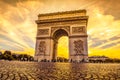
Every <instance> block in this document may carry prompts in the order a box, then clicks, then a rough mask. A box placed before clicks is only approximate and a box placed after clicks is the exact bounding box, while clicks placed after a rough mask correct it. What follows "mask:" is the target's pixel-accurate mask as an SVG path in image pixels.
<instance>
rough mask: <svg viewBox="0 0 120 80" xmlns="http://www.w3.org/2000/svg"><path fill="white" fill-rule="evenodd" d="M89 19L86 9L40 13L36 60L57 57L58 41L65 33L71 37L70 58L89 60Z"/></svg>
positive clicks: (37, 21) (73, 59)
mask: <svg viewBox="0 0 120 80" xmlns="http://www.w3.org/2000/svg"><path fill="white" fill-rule="evenodd" d="M87 21H88V16H86V10H76V11H66V12H57V13H46V14H39V15H38V20H36V23H37V37H36V49H35V51H36V52H35V60H38V61H41V60H44V59H46V60H50V61H51V60H52V59H55V58H56V50H57V49H56V48H57V41H58V39H59V37H61V36H63V35H65V36H68V37H69V60H70V61H71V60H72V61H78V62H79V61H82V60H83V59H84V60H87V57H88V48H87Z"/></svg>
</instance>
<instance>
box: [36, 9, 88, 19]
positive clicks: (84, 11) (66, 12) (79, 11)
mask: <svg viewBox="0 0 120 80" xmlns="http://www.w3.org/2000/svg"><path fill="white" fill-rule="evenodd" d="M72 13H73V14H74V13H85V14H86V9H81V10H80V9H79V10H71V11H61V12H52V13H43V14H39V15H38V17H40V16H50V15H57V14H72Z"/></svg>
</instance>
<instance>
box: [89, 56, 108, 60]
mask: <svg viewBox="0 0 120 80" xmlns="http://www.w3.org/2000/svg"><path fill="white" fill-rule="evenodd" d="M88 59H89V61H105V60H106V59H109V58H108V57H106V56H91V57H88Z"/></svg>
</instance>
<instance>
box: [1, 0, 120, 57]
mask: <svg viewBox="0 0 120 80" xmlns="http://www.w3.org/2000/svg"><path fill="white" fill-rule="evenodd" d="M119 2H120V1H119V0H116V1H114V0H110V1H107V0H102V1H98V0H59V1H57V0H35V1H15V2H13V1H10V0H5V1H4V0H3V1H2V0H1V1H0V5H1V7H0V50H12V51H18V52H25V53H28V54H31V55H34V50H35V37H36V31H37V25H36V24H35V20H37V15H38V14H39V13H50V12H58V11H68V10H77V9H86V10H87V15H88V16H89V21H88V27H87V31H88V36H89V37H88V47H89V52H90V53H89V54H90V56H91V55H101V54H104V55H106V56H110V57H113V58H116V57H117V56H119V53H120V51H119V48H120V37H119V35H120V27H119V26H120V16H119V13H120V12H119V11H120V10H119V9H120V5H119ZM106 4H107V5H106ZM104 5H106V7H104ZM115 5H116V6H115ZM66 41H67V40H66ZM65 43H66V42H65ZM62 44H64V43H61V44H60V45H61V46H60V47H61V48H62V49H67V48H68V47H67V46H62ZM63 53H64V52H63ZM65 53H66V52H65ZM113 53H114V55H113ZM61 55H62V54H61ZM117 58H118V57H117Z"/></svg>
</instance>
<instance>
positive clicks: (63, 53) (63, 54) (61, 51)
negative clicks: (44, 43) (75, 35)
mask: <svg viewBox="0 0 120 80" xmlns="http://www.w3.org/2000/svg"><path fill="white" fill-rule="evenodd" d="M68 46H69V44H68V36H62V37H60V38H59V39H58V47H57V59H59V58H63V59H69V48H68Z"/></svg>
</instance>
